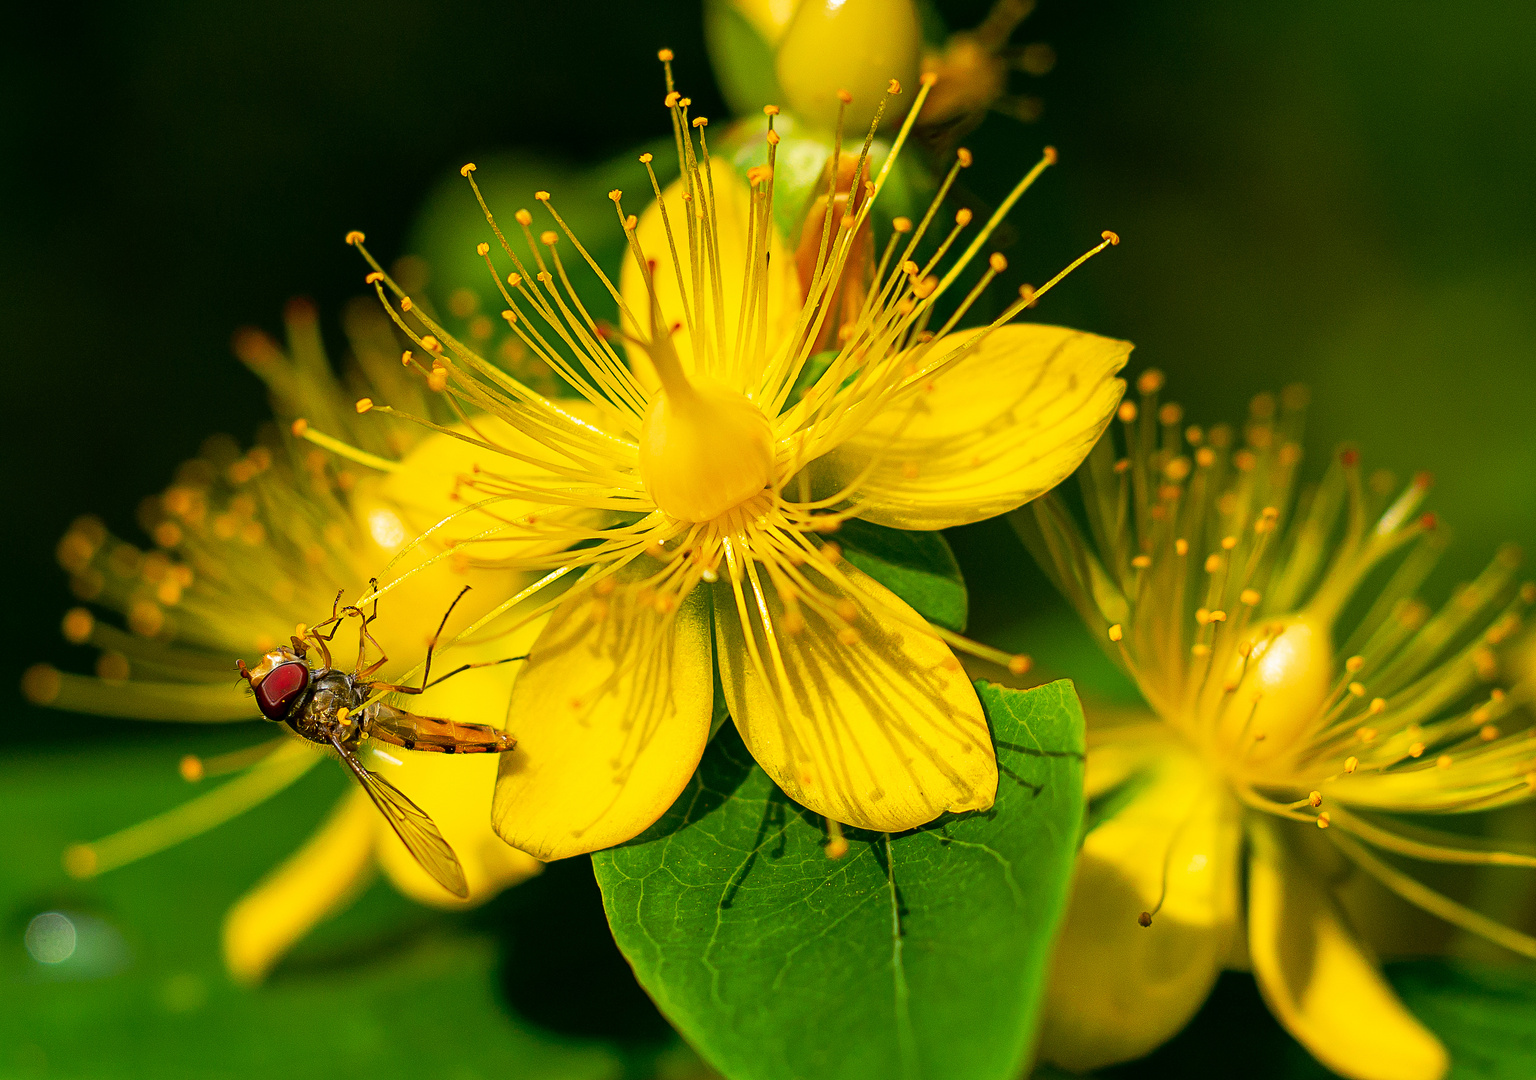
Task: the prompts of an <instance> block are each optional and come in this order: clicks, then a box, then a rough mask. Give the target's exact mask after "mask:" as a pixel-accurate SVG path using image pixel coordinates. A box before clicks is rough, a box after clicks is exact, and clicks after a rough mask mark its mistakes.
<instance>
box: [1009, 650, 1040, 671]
mask: <svg viewBox="0 0 1536 1080" xmlns="http://www.w3.org/2000/svg"><path fill="white" fill-rule="evenodd" d="M1034 666H1035V662H1034V660H1032V659H1031V658H1030V657H1028V656H1025V655H1024V654H1023V653H1016V654H1015V655H1014V656H1012V657H1010V658H1009V659H1008V670H1009V671H1011V672H1012V673H1013V674H1015V675H1023V674H1024V673H1025V672H1027V671H1029V669H1030V668H1032V667H1034Z"/></svg>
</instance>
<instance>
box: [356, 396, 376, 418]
mask: <svg viewBox="0 0 1536 1080" xmlns="http://www.w3.org/2000/svg"><path fill="white" fill-rule="evenodd" d="M355 408H356V409H357V411H358V413H359V415H361V414H362V413H365V412H367V411H368V410H369V409H371V408H373V398H366V397H364V398H358V399H357V405H356V406H355Z"/></svg>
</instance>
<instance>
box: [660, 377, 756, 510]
mask: <svg viewBox="0 0 1536 1080" xmlns="http://www.w3.org/2000/svg"><path fill="white" fill-rule="evenodd" d="M673 374H674V377H673V378H668V377H666V376H665V375H664V376H663V390H662V392H661V393H660V394H658V395H657V396H656V399H655V400H654V401H653V402H651V405H650V408H648V409H646V411H645V422H644V425H643V427H642V428H641V431H640V475H641V477H642V478H643V479H644V480H645V487H646V490H647V491H649V492H650V495H651V498H652V499H654V500H655V501H656V505H657V506H659V507H661V509H663V510H665V511H666V512H667V513H669V514H671V515H672V516H673V517H675V518H677V519H678V520H680V521H713V520H714V519H715V518H717V517H719V516H720V515H721V514H723V513H725V512H726V511H727V510H729V509H731V508H732V507H734V506H738V505H740V504H741V503H743V502H745V501H746V500H747V499H750V498H751V497H752V496H753V495H756V494H757V493H758V492H760V491H762V490H763V488H765V487H767V486H768V485H769V484H771V483H772V482H773V480H774V469H773V433H772V431H771V429H770V428H769V426H768V418H767V417H766V416H764V415H763V411H762V410H761V409H759V408H758V407H757V406H756V405H754V404H753V403H752V402H751V401H750V400H748V399H747V397H746V395H744V394H741V393H739V392H738V391H735V390H732V389H730V388H729V387H727V386H722V385H721V384H719V383H716V382H713V381H710V380H699V381H698V382H697V383H690V382H688V381H687V380H686V379H685V378H683V376H682V373H681V370H678V371H676V372H675V373H673Z"/></svg>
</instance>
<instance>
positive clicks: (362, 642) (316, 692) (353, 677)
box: [235, 581, 525, 898]
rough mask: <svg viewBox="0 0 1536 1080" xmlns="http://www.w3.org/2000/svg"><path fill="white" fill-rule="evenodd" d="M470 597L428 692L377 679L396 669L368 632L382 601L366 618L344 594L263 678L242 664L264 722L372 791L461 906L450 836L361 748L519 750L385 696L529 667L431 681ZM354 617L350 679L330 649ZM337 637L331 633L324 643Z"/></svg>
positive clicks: (459, 872)
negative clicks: (314, 658) (370, 744)
mask: <svg viewBox="0 0 1536 1080" xmlns="http://www.w3.org/2000/svg"><path fill="white" fill-rule="evenodd" d="M370 584H371V585H372V591H373V592H374V593H377V592H378V582H377V581H373V582H371V583H370ZM467 592H469V586H467V585H466V586H465V587H464V588H463V590H462V591H460V593H459V595H458V596H456V597H454V599H453V603H451V604H449V605H448V610H447V611H446V612H444V613H443V621H442V623H440V624H439V625H438V628H437V633H436V634H433V635H432V638H431V640H430V641H429V642H428V644H427V659H426V663H425V665H424V667H423V670H422V673H421V685H420V686H403V685H400V684H398V683H386V682H380V681H375V680H373V679H371V678H370V676H372V675H373V673H374V672H376V671H378V670H379V669H380V668H381V667H383V666H384V665H385V664H386V663H387V662H388V661H389V657H387V656H386V655H384V649H383V647H382V646H380V645H379V643H378V641H377V640H376V639H375V638H374V636H373V635H372V634H371V633H369V632H368V626H369V624H370V623H372V622H373V621H374V619H376V618H378V615H379V603H378V600H377V599H375V600H374V603H373V614H371V615H364V614H363V611H362V609H361V608H360V607H357V606H356V605H350V604H349V605H347V606H345V607H342V606H340V605H341V594H340V593H337V594H336V602H335V604H333V605H332V607H331V617H330V618H329V619H327V620H326V621H325V622H323V623H320V624H319V625H318V626H315V627H311V628H309V629H307V630H303V636H302V637H300V636H294V637H292V638H290V639H289V640H290V641H292V643H293V644H292V647H291V648H290V647H289V646H287V645H281V646H279V647H278V648H276V649H274V650H272V651H271V652H269V653H267V654H266V655H265V656H263V657H262V659H261V662H260V663H259V664H257V665H256V667H254V668H247V667H246V666H245V661H244V660H237V661H236V662H235V663H236V665H237V666H238V667H239V669H240V675H241V677H242V678H244V679H245V680H246V681H247V682H249V683H250V684H251V692H252V693H253V694H254V695H255V697H256V706H257V708H259V709H260V710H261V714H262V715H263V716H265V717H266V718H267V719H268V720H272V721H274V722H277V723H284V724H287V725H288V726H289V727H290V728H292V729H293V731H294V732H295V733H296V734H298V735H299V736H301V737H302V738H305V739H308V740H309V741H310V742H313V743H319V744H320V745H322V746H329V747H331V748H332V749H334V750H335V751H336V753H337V754H339V755H340V756H341V760H342V762H343V763H344V764H345V765H346V766H347V768H348V769H349V770H350V771H351V773H352V775H353V776H355V777H356V778H357V781H358V783H360V784H362V785H363V790H364V791H366V792H368V796H369V797H370V798H371V799H372V800H373V804H374V805H375V806H377V807H378V808H379V812H380V813H382V814H383V815H384V818H385V820H387V821H388V822H389V824H390V826H391V827H392V828H393V829H394V830H395V833H396V835H398V836H399V837H400V840H401V841H402V842H403V843H404V844H405V847H406V850H408V851H409V852H410V853H411V854H412V855H413V856H414V857H415V858H416V861H417V862H419V863H420V864H421V866H422V868H423V869H424V870H426V871H427V873H429V874H431V875H432V877H433V879H434V880H436V881H437V883H438V884H439V885H441V886H442V887H443V888H445V889H447V890H448V891H449V892H451V893H453V895H455V896H458V897H461V898H462V897H466V896H468V895H469V884H468V882H467V881H466V880H465V878H464V868H463V866H461V865H460V864H459V859H458V856H457V855H455V854H454V853H453V848H451V847H450V846H449V845H448V841H446V840H444V839H443V834H442V833H441V832H439V831H438V828H437V825H436V824H434V823H433V821H432V818H431V817H430V816H428V814H427V812H426V811H425V810H423V809H422V808H421V807H419V806H417V805H416V804H415V803H414V802H412V801H411V800H410V799H409V798H407V797H406V795H405V793H404V792H402V791H401V790H400V789H399V788H397V787H395V786H394V785H393V784H391V783H390V782H389V781H388V780H386V779H384V777H382V776H380V775H379V774H378V773H375V772H372V771H370V770H369V769H368V768H366V767H365V766H364V765H363V763H362V762H361V761H359V760H358V757H357V748H358V746H359V744H360V743H361V742H362V740H363V739H365V738H368V739H376V740H378V741H379V742H384V743H389V744H391V745H392V746H398V747H400V748H401V749H402V750H415V751H425V752H430V753H439V754H500V753H503V752H505V751H507V750H511V749H512V748H513V747H514V746H516V745H517V740H515V739H513V738H512V737H511V736H510V735H508V734H506V733H505V732H503V731H499V730H497V729H496V728H494V727H491V726H490V725H488V724H460V723H456V722H454V721H452V720H446V719H442V718H440V717H435V716H420V715H418V714H416V713H411V712H407V711H406V710H404V709H401V708H397V707H396V706H394V705H391V704H389V703H388V702H386V701H384V700H383V699H382V697H376V696H375V695H380V694H420V693H422V692H423V691H425V690H427V689H428V688H430V687H432V686H436V685H437V684H438V683H440V682H442V681H443V680H444V679H448V678H452V677H453V676H454V675H457V674H459V673H460V672H462V671H467V670H469V669H470V668H475V667H487V666H490V665H494V664H505V663H507V662H509V661H511V660H521V659H525V658H524V657H518V656H513V657H507V658H505V659H502V660H488V661H482V662H480V663H473V664H464V665H463V666H461V667H458V668H455V669H454V670H453V671H450V672H449V673H448V674H447V675H442V676H439V677H438V678H436V679H432V678H431V675H432V652H433V650H434V649H435V648H436V647H437V640H438V638H439V637H440V636H441V635H442V632H443V628H444V627H446V626H447V625H448V617H449V616H450V615H452V614H453V609H454V607H455V606H456V605H457V604H458V602H459V601H460V600H461V599H463V597H464V594H465V593H467ZM354 616H355V617H356V618H357V620H358V643H357V663H356V664H355V665H354V667H353V669H352V670H351V671H350V672H349V671H343V670H340V669H338V668H335V667H332V666H331V650H330V642H331V641H332V640H333V639H334V638H335V636H336V633H337V631H339V630H340V629H341V627H342V625H343V624H344V623H345V621H346V620H347V619H348V618H350V617H354ZM327 627H328V628H329V629H330V633H328V634H327V633H323V632H322V631H323V630H325V629H326V628H327ZM307 641H313V642H314V644H315V645H316V646H317V647H318V651H319V653H320V658H319V659H320V664H319V666H312V665H311V662H310V659H309V647H308V645H307V644H306V642H307ZM369 645H372V646H373V647H374V649H376V650H377V651H378V654H379V658H378V659H377V660H375V661H374V662H372V663H365V652H366V649H367V647H368V646H369ZM429 680H430V681H429Z"/></svg>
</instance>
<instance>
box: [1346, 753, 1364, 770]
mask: <svg viewBox="0 0 1536 1080" xmlns="http://www.w3.org/2000/svg"><path fill="white" fill-rule="evenodd" d="M1359 767H1360V759H1359V758H1357V757H1355V755H1353V754H1351V755H1349V757H1347V758H1345V759H1344V771H1345V772H1347V773H1352V772H1354V771H1355V770H1356V769H1358V768H1359Z"/></svg>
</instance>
